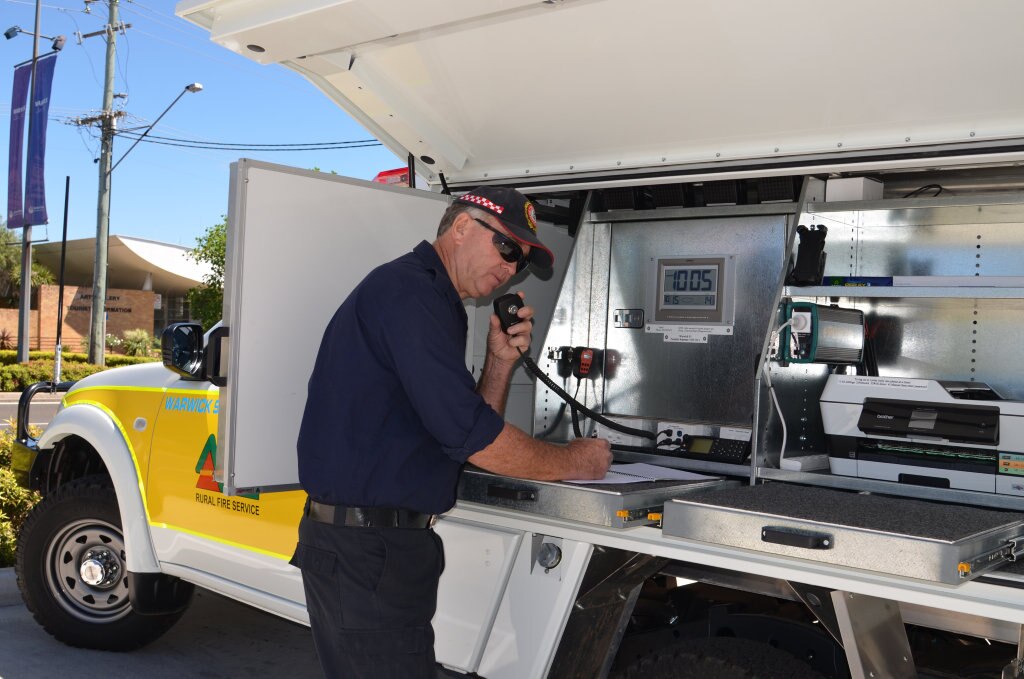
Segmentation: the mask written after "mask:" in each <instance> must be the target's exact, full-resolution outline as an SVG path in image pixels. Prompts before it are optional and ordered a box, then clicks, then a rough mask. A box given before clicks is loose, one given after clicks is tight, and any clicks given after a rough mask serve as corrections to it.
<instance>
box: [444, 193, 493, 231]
mask: <svg viewBox="0 0 1024 679" xmlns="http://www.w3.org/2000/svg"><path fill="white" fill-rule="evenodd" d="M463 212H465V213H466V214H468V215H469V216H470V217H473V218H476V217H484V216H486V214H487V213H485V212H484V211H483V210H481V209H480V208H478V207H473V206H472V205H466V204H465V203H458V202H456V203H452V204H451V205H449V206H448V209H447V210H445V211H444V214H443V215H441V223H440V224H438V225H437V236H438V238H440V237H441V234H443V233H444V232H445V231H447V230H448V229H450V228H451V227H452V224H454V223H455V219H456V217H458V216H459V215H461V214H462V213H463Z"/></svg>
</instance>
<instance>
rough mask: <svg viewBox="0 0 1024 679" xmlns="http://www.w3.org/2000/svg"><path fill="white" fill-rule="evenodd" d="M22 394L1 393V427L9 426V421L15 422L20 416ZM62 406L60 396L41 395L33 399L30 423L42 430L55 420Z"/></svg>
mask: <svg viewBox="0 0 1024 679" xmlns="http://www.w3.org/2000/svg"><path fill="white" fill-rule="evenodd" d="M20 396H21V394H20V393H11V392H0V426H4V427H6V426H7V422H8V421H14V420H15V418H17V416H18V398H19V397H20ZM58 405H60V395H56V394H54V395H51V394H39V395H38V396H36V397H35V398H34V399H32V408H31V410H29V423H30V424H34V425H36V426H38V427H40V428H42V427H45V426H46V424H47V423H48V422H49V421H50V420H51V419H53V416H54V414H55V413H56V412H57V406H58Z"/></svg>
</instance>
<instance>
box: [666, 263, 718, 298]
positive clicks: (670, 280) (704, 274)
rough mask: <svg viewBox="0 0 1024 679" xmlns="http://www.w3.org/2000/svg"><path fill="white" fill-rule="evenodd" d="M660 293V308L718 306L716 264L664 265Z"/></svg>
mask: <svg viewBox="0 0 1024 679" xmlns="http://www.w3.org/2000/svg"><path fill="white" fill-rule="evenodd" d="M660 293H661V305H660V306H661V308H662V309H714V308H716V307H717V306H718V266H717V265H715V266H708V265H706V264H705V265H692V264H689V265H688V264H682V265H674V266H665V267H663V268H662V279H661V290H660Z"/></svg>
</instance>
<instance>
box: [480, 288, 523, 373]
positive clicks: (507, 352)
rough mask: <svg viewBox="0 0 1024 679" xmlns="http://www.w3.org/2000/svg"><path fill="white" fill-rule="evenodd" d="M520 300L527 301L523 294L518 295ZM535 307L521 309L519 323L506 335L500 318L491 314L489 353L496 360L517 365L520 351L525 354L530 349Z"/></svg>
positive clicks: (488, 334) (488, 335)
mask: <svg viewBox="0 0 1024 679" xmlns="http://www.w3.org/2000/svg"><path fill="white" fill-rule="evenodd" d="M517 294H518V295H519V298H520V299H525V297H524V296H523V293H522V292H519V293H517ZM531 319H533V307H531V306H524V307H522V308H521V309H519V322H518V323H516V324H515V325H513V326H510V327H509V329H508V334H505V333H504V332H503V331H502V329H501V324H500V323H499V322H498V317H497V316H496V315H495V314H493V313H492V314H491V327H490V329H489V330H488V331H487V352H488V353H489V354H491V355H492V356H493V357H494V358H496V359H498V360H500V361H505V362H507V363H515V362H516V361H517V360H519V351H518V350H519V349H522V350H523V352H525V351H526V350H527V349H529V348H530V340H531V334H532V332H533V321H532V320H531Z"/></svg>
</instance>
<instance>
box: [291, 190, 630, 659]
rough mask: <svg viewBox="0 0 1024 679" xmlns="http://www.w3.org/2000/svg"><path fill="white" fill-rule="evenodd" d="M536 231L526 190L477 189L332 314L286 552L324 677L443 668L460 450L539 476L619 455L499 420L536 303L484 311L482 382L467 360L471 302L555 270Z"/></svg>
mask: <svg viewBox="0 0 1024 679" xmlns="http://www.w3.org/2000/svg"><path fill="white" fill-rule="evenodd" d="M536 232H537V226H536V216H535V212H534V207H533V204H532V203H530V201H528V200H527V199H526V197H525V196H523V195H522V194H520V193H519V192H518V191H515V190H514V189H507V188H497V187H480V188H477V189H475V190H473V191H471V192H470V193H468V194H465V195H463V196H460V197H459V198H457V199H456V200H455V201H454V203H453V204H452V206H451V207H449V208H448V210H447V211H446V212H445V214H444V216H443V217H442V219H441V224H440V226H439V227H438V234H437V240H436V241H435V242H434V243H433V244H430V243H427V242H426V241H424V242H422V243H420V244H419V245H417V246H416V248H415V249H414V250H413V252H411V253H409V254H407V255H404V256H402V257H399V258H398V259H396V260H394V261H392V262H389V263H388V264H384V265H383V266H380V267H378V268H377V269H375V270H374V271H372V272H370V274H369V275H368V276H367V277H366V278H365V279H364V280H363V281H362V283H360V284H359V285H358V286H357V287H356V288H355V290H353V291H352V293H351V294H350V295H349V297H348V299H346V300H345V302H344V303H343V304H342V305H341V307H340V308H339V309H338V311H337V313H336V314H335V315H334V318H333V319H332V320H331V322H330V324H329V325H328V326H327V330H326V331H325V333H324V337H323V341H322V343H321V345H320V352H319V354H318V355H317V360H316V364H315V366H314V369H313V375H312V377H310V380H309V394H308V400H307V402H306V409H305V413H304V415H303V419H302V426H301V428H300V431H299V440H298V455H299V479H300V481H301V483H302V487H303V488H304V489H305V491H306V492H307V493H308V494H309V497H310V500H309V502H308V503H307V506H306V510H305V512H304V516H303V518H302V521H301V523H300V524H299V544H298V545H297V547H296V550H295V556H294V557H293V559H292V563H293V564H294V565H296V566H298V567H299V568H301V569H302V578H303V585H304V588H305V592H306V604H307V607H308V610H309V617H310V624H311V626H312V630H313V639H314V643H315V645H316V650H317V655H318V657H319V659H320V664H321V666H322V667H323V669H324V673H325V674H326V675H327V676H328V677H366V678H372V679H387V678H394V679H417V678H420V677H422V678H428V677H429V678H431V679H432V678H433V677H434V673H435V664H434V631H433V628H432V627H431V619H432V618H433V617H434V610H435V608H436V603H437V583H438V579H439V577H440V575H441V571H442V570H443V568H444V555H443V547H442V545H441V540H440V538H439V537H438V536H437V535H436V534H435V533H434V531H433V530H431V525H432V523H433V515H436V514H440V513H443V512H445V511H447V510H449V509H451V507H452V506H453V505H454V504H455V490H456V482H457V479H458V474H459V471H460V469H461V468H462V465H463V463H465V462H470V463H472V464H474V465H477V466H478V467H482V468H484V469H487V470H490V471H492V472H496V473H498V474H505V475H510V476H518V477H522V478H532V479H542V480H559V479H567V478H580V479H599V478H602V477H603V476H604V474H605V472H606V471H607V469H608V465H609V464H610V463H611V452H610V446H609V444H608V442H607V441H605V440H602V439H578V440H575V441H572V442H570V443H569V444H568V445H566V446H556V445H552V444H549V443H545V442H543V441H539V440H536V439H534V438H532V437H531V436H529V435H527V434H526V433H524V432H523V431H521V430H520V429H517V428H516V427H514V426H512V425H510V424H507V423H505V422H504V420H503V419H502V415H503V413H504V410H505V400H506V397H507V395H508V387H509V381H510V379H511V377H512V370H513V368H514V367H515V364H516V361H517V360H518V359H519V357H520V353H519V351H520V350H523V351H525V350H526V349H527V348H528V347H529V345H530V333H531V328H532V322H531V320H530V319H531V318H532V316H533V309H532V308H531V307H529V306H524V307H523V308H522V309H520V311H519V318H520V322H519V323H516V324H515V325H513V326H511V327H510V328H509V330H508V333H507V334H506V333H505V332H502V330H501V327H500V325H499V323H498V319H497V316H494V315H492V316H491V319H490V330H489V332H488V335H487V356H486V359H485V362H484V367H483V372H482V375H481V377H480V381H479V383H477V384H474V383H473V378H472V375H471V374H470V372H469V371H468V370H467V369H466V366H465V358H464V357H465V348H466V332H467V318H466V312H465V309H464V308H463V305H462V300H464V299H468V298H476V297H485V296H488V295H490V294H492V293H493V292H494V291H495V290H497V289H498V288H500V287H501V286H503V285H504V284H505V283H507V282H508V280H509V279H510V278H511V277H512V276H513V275H514V274H515V273H516V272H517V271H519V270H522V269H523V268H525V267H526V266H528V265H534V266H537V267H541V268H549V267H550V266H551V264H552V262H553V257H552V254H551V251H550V250H548V249H547V248H546V247H545V246H544V245H543V244H542V243H541V242H540V240H539V239H538V238H537V234H536Z"/></svg>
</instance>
